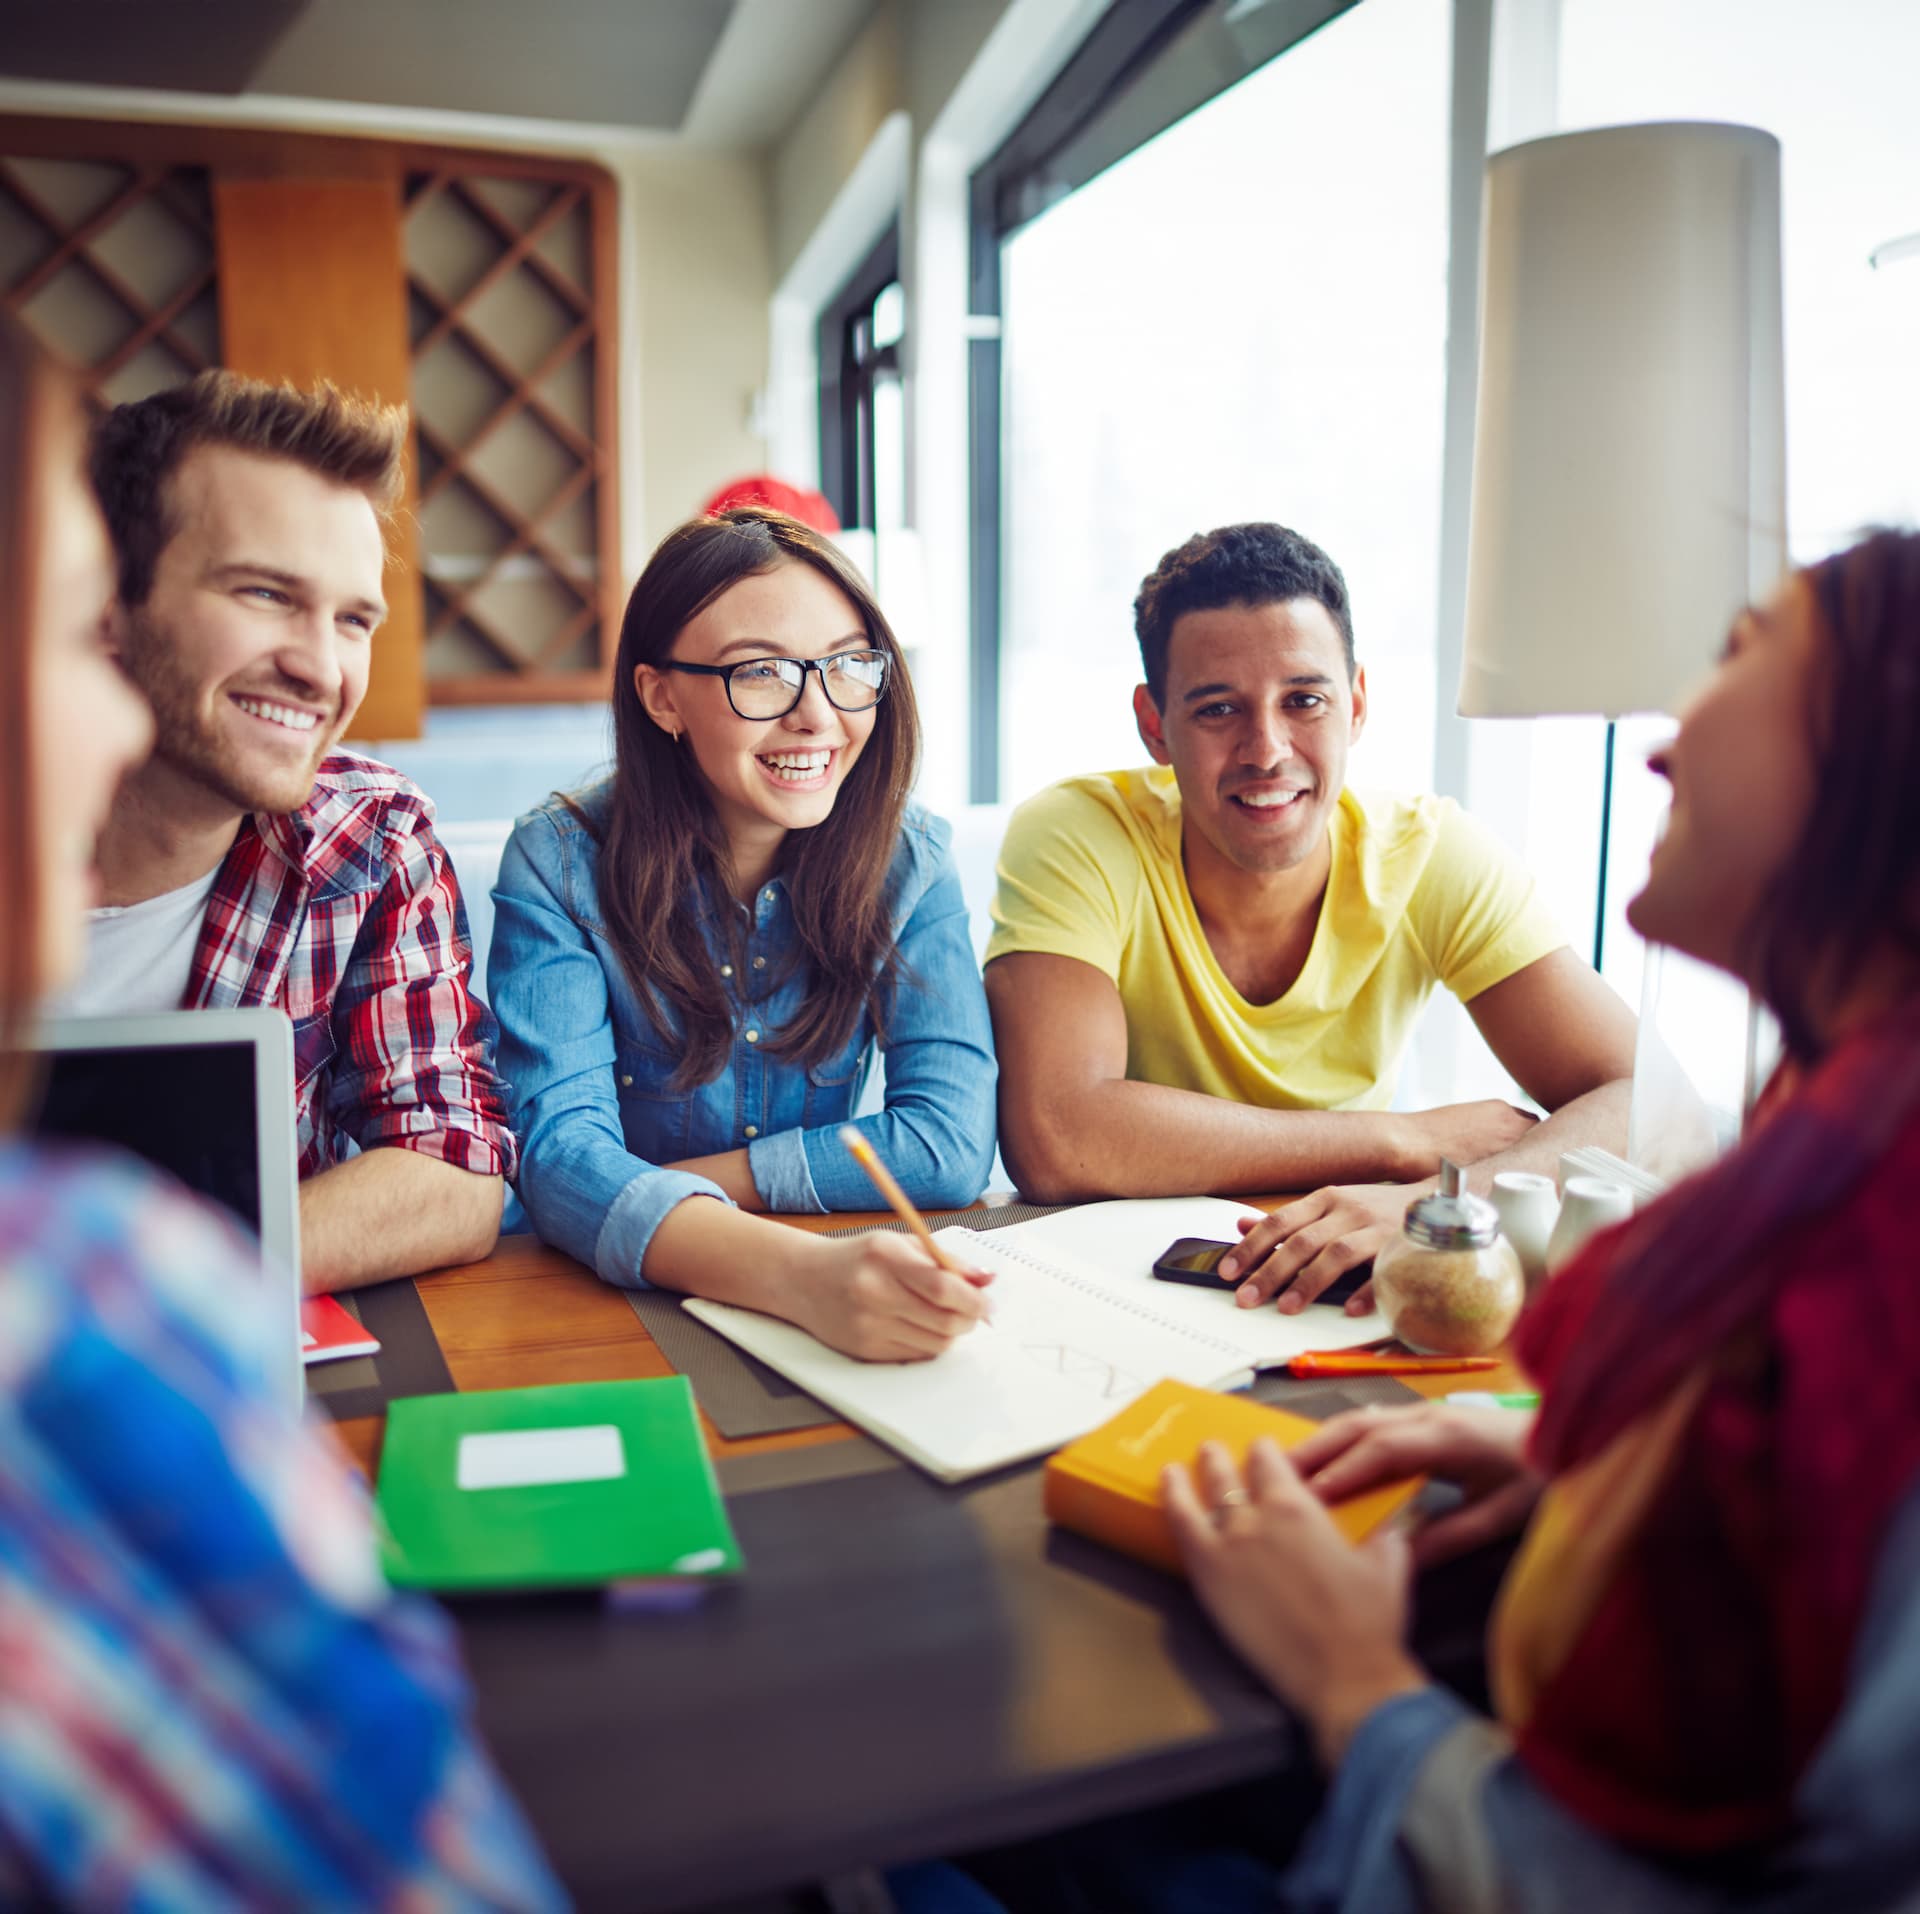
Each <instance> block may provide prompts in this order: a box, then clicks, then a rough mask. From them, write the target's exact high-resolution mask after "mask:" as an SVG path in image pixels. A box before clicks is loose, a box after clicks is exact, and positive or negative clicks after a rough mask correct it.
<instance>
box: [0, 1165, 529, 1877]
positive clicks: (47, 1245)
mask: <svg viewBox="0 0 1920 1914" xmlns="http://www.w3.org/2000/svg"><path fill="white" fill-rule="evenodd" d="M263 1304H264V1295H263V1291H262V1284H261V1277H260V1275H259V1273H258V1270H257V1267H256V1265H255V1263H254V1261H253V1259H252V1257H251V1256H250V1254H249V1253H248V1250H247V1247H246V1245H245V1243H244V1242H243V1241H242V1240H241V1238H240V1237H239V1236H238V1235H237V1233H234V1232H232V1231H230V1230H228V1229H227V1228H225V1227H224V1226H223V1225H222V1223H221V1222H220V1221H219V1220H218V1219H216V1218H214V1217H213V1216H211V1215H210V1214H209V1213H208V1212H206V1211H204V1210H202V1209H201V1208H199V1207H198V1206H197V1205H195V1204H193V1203H191V1202H189V1201H187V1200H186V1199H185V1198H183V1197H182V1196H180V1195H178V1194H177V1193H175V1192H172V1191H171V1190H169V1189H167V1188H165V1187H163V1186H162V1185H160V1184H159V1183H158V1182H156V1181H155V1180H154V1179H152V1178H150V1177H148V1176H147V1175H146V1174H144V1173H143V1172H139V1171H136V1170H135V1169H134V1168H133V1167H131V1166H130V1165H127V1164H124V1163H120V1162H116V1161H114V1160H113V1159H110V1158H107V1157H104V1156H102V1155H99V1154H97V1153H78V1152H67V1151H59V1152H54V1151H48V1150H44V1149H40V1148H29V1147H27V1146H25V1145H21V1144H18V1143H7V1142H0V1900H4V1901H5V1903H6V1904H7V1905H15V1904H17V1903H18V1902H20V1901H21V1900H25V1899H30V1898H32V1897H33V1896H34V1895H36V1894H39V1895H44V1896H47V1897H50V1898H52V1899H54V1900H57V1901H59V1902H61V1903H64V1904H69V1905H85V1906H100V1907H105V1906H111V1907H115V1908H127V1909H143V1910H145V1909H152V1910H161V1909H176V1908H177V1909H192V1910H194V1911H195V1914H203V1911H204V1910H208V1909H216V1908H249V1909H251V1908H266V1907H286V1908H296V1907H297V1908H300V1909H331V1908H340V1909H349V1908H351V1909H365V1908H378V1907H403V1908H406V1909H408V1910H425V1909H443V1908H445V1909H453V1908H511V1909H523V1908H552V1907H557V1906H561V1905H563V1904H564V1901H563V1897H562V1895H561V1893H560V1890H559V1889H558V1887H557V1886H556V1885H555V1883H554V1881H553V1879H552V1877H551V1876H550V1875H549V1873H548V1871H547V1869H546V1866H545V1864H544V1862H543V1860H542V1859H541V1856H540V1854H539V1851H538V1849H537V1847H536V1846H535V1844H534V1842H533V1840H532V1839H531V1837H530V1835H529V1834H528V1832H527V1829H526V1827H525V1824H524V1823H523V1822H522V1821H521V1819H520V1816H519V1814H518V1812H517V1810H516V1809H515V1807H514V1806H513V1804H512V1802H511V1800H510V1799H509V1798H508V1797H507V1795H506V1794H505V1792H504V1790H503V1789H502V1787H501V1785H500V1783H499V1781H498V1779H497V1777H496V1776H495V1775H494V1773H493V1770H492V1768H491V1766H490V1765H489V1764H488V1762H487V1759H486V1757H485V1755H484V1754H483V1753H482V1751H481V1750H480V1748H479V1747H478V1745H477V1744H476V1742H475V1739H474V1736H473V1732H472V1729H471V1726H470V1724H469V1722H468V1719H467V1709H468V1697H467V1691H466V1686H465V1681H464V1677H463V1675H462V1672H461V1669H460V1667H459V1663H458V1660H457V1657H456V1654H455V1651H454V1646H453V1641H452V1636H451V1632H450V1630H449V1629H448V1627H447V1625H446V1622H445V1620H444V1618H443V1617H441V1616H440V1615H439V1613H438V1612H437V1611H436V1610H435V1609H433V1608H432V1607H431V1606H430V1605H429V1604H427V1603H424V1602H421V1601H419V1600H416V1599H413V1598H402V1597H400V1596H398V1595H396V1594H395V1593H394V1592H393V1591H391V1590H390V1589H389V1588H388V1587H387V1586H386V1584H385V1582H384V1580H383V1579H382V1577H381V1575H380V1572H379V1569H378V1566H377V1560H376V1557H375V1553H374V1547H373V1541H372V1536H371V1532H370V1529H369V1525H368V1517H367V1510H366V1499H365V1495H364V1491H363V1490H362V1488H361V1485H360V1484H359V1482H358V1481H357V1479H356V1478H355V1477H354V1475H353V1473H352V1471H351V1470H350V1469H349V1468H348V1466H347V1465H346V1463H345V1462H344V1460H343V1459H342V1458H341V1457H340V1456H339V1455H338V1453H337V1452H336V1451H335V1449H334V1448H333V1446H332V1444H331V1441H330V1439H329V1438H327V1437H325V1436H323V1435H322V1434H320V1433H318V1432H316V1431H313V1430H308V1429H305V1428H303V1427H301V1426H299V1425H298V1424H296V1423H295V1422H294V1421H292V1420H291V1419H290V1418H289V1417H288V1416H287V1415H286V1414H285V1412H284V1411H282V1410H281V1409H279V1408H278V1407H277V1406H276V1403H275V1400H274V1398H273V1395H272V1393H271V1391H270V1389H269V1387H268V1384H267V1380H266V1378H267V1374H268V1360H269V1349H268V1342H267V1336H268V1327H267V1325H268V1317H267V1315H266V1313H265V1310H264V1307H263Z"/></svg>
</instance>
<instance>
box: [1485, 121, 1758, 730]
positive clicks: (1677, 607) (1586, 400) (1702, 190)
mask: <svg viewBox="0 0 1920 1914" xmlns="http://www.w3.org/2000/svg"><path fill="white" fill-rule="evenodd" d="M1485 235H1486V238H1485V245H1486V255H1485V258H1486V265H1485V280H1484V297H1483V301H1482V312H1481V334H1480V396H1479V418H1478V423H1477V427H1476V432H1475V439H1474V463H1473V518H1472V531H1471V542H1470V549H1469V556H1468V570H1467V617H1466V635H1465V655H1464V659H1463V662H1462V668H1461V674H1460V710H1461V713H1462V715H1463V716H1467V717H1538V716H1545V715H1548V714H1552V713H1588V714H1594V715H1599V716H1603V717H1609V718H1619V717H1625V716H1627V715H1628V714H1629V713H1632V712H1652V711H1671V710H1674V709H1676V708H1677V706H1678V703H1679V702H1680V700H1681V699H1683V698H1684V696H1685V695H1686V693H1687V692H1688V690H1689V689H1690V688H1691V686H1692V685H1693V684H1694V683H1695V682H1696V681H1697V680H1698V679H1699V677H1700V676H1701V674H1702V673H1703V672H1704V671H1705V669H1706V667H1707V665H1708V663H1709V662H1710V660H1711V659H1712V657H1713V655H1714V653H1715V652H1716V651H1717V649H1718V647H1719V644H1720V640H1721V637H1722V635H1723V634H1724V632H1725V630H1726V626H1727V623H1728V621H1729V619H1730V618H1731V617H1732V615H1733V614H1734V613H1735V612H1736V611H1737V610H1738V609H1739V608H1740V606H1741V605H1743V604H1745V603H1747V602H1748V601H1749V600H1751V599H1755V598H1758V597H1762V596H1764V595H1765V594H1766V593H1767V592H1769V591H1770V590H1771V589H1772V588H1773V587H1774V586H1775V585H1776V584H1777V583H1778V581H1779V579H1780V576H1781V573H1782V570H1783V569H1784V566H1785V563H1786V476H1785V464H1786V453H1785V437H1786V432H1785V424H1784V412H1785V399H1784V377H1783V369H1782V362H1781V345H1780V143H1779V141H1778V140H1776V139H1775V138H1774V137H1773V135H1772V134H1770V133H1763V132H1760V131H1758V130H1757V129H1755V128H1753V127H1745V126H1709V125H1691V124H1688V125H1654V126H1619V127H1607V128H1603V129H1602V130H1600V131H1598V132H1591V133H1568V134H1561V135H1558V136H1556V137H1554V138H1551V139H1542V140H1531V141H1529V142H1528V143H1527V144H1525V145H1523V146H1515V147H1510V148H1509V149H1508V150H1507V151H1505V152H1503V153H1496V154H1495V155H1494V156H1493V157H1492V158H1491V159H1490V160H1489V161H1488V162H1487V192H1486V225H1485Z"/></svg>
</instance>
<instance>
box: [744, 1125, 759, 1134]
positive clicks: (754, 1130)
mask: <svg viewBox="0 0 1920 1914" xmlns="http://www.w3.org/2000/svg"><path fill="white" fill-rule="evenodd" d="M741 1134H742V1135H743V1136H758V1135H759V1134H760V1126H759V1125H758V1124H757V1123H749V1124H748V1125H747V1127H746V1129H745V1130H744V1131H742V1132H741Z"/></svg>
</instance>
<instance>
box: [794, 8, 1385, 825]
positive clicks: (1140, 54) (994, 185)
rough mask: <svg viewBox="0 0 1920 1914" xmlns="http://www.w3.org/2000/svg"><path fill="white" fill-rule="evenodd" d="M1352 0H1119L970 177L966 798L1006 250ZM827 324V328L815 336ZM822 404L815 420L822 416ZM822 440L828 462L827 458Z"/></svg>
mask: <svg viewBox="0 0 1920 1914" xmlns="http://www.w3.org/2000/svg"><path fill="white" fill-rule="evenodd" d="M1358 4H1359V0H1114V4H1113V5H1112V6H1111V7H1109V8H1108V10H1107V12H1106V13H1105V14H1104V15H1103V16H1102V18H1101V20H1100V22H1099V24H1098V25H1097V26H1096V27H1095V28H1094V30H1093V31H1092V32H1091V33H1090V34H1089V35H1088V36H1087V37H1086V39H1085V40H1083V41H1082V42H1081V44H1080V46H1079V48H1078V49H1077V50H1076V51H1075V52H1074V53H1073V55H1072V56H1071V58H1069V59H1068V61H1067V62H1066V64H1065V65H1064V66H1063V67H1062V68H1061V69H1060V71H1059V73H1058V74H1057V75H1056V76H1055V78H1054V80H1053V82H1052V84H1051V85H1050V86H1048V88H1047V89H1046V91H1045V92H1043V93H1042V94H1041V95H1040V97H1039V99H1037V100H1036V101H1035V102H1034V104H1033V106H1032V107H1031V108H1030V109H1029V110H1028V112H1027V114H1026V115H1025V117H1024V118H1023V119H1022V120H1021V121H1020V122H1019V124H1018V125H1017V126H1015V127H1014V129H1013V131H1012V132H1011V133H1009V134H1008V135H1007V137H1006V138H1005V139H1004V140H1003V141H1002V142H1001V143H1000V145H999V146H998V147H997V148H995V150H994V151H993V153H992V154H991V155H990V156H989V157H988V158H987V159H986V160H985V161H984V162H983V163H982V164H981V165H980V166H979V167H977V168H976V169H975V170H974V172H973V174H972V176H971V179H970V181H969V222H968V228H969V230H968V271H967V313H968V318H967V359H968V367H967V371H968V378H967V388H968V389H967V421H968V431H967V437H968V492H969V511H970V517H971V536H970V538H969V549H968V586H969V590H968V601H969V618H970V626H971V629H970V631H969V643H968V659H967V678H968V693H969V696H968V708H969V710H970V712H971V714H972V725H971V737H970V740H969V746H968V797H969V799H970V801H971V802H973V803H975V804H995V803H998V802H999V800H1000V769H1001V766H1000V758H1001V752H1000V731H1001V698H1002V655H1001V626H1002V593H1003V589H1004V583H1005V526H1004V509H1005V490H1004V477H1003V473H1002V470H1001V460H1002V452H1003V437H1002V434H1003V427H1004V424H1005V419H1004V387H1003V383H1002V381H1003V379H1004V372H1005V369H1004V363H1003V355H1002V350H1001V344H1002V341H1001V334H1002V327H1003V324H1004V318H1005V307H1004V288H1003V285H1002V280H1001V269H1000V256H1001V248H1002V247H1003V246H1004V245H1005V243H1006V242H1007V240H1008V239H1010V238H1011V237H1012V236H1013V235H1014V234H1015V233H1016V232H1018V231H1019V230H1020V228H1021V227H1023V226H1025V225H1027V224H1029V223H1030V222H1031V221H1033V220H1035V219H1037V218H1038V217H1039V216H1040V215H1041V214H1042V213H1044V212H1046V211H1047V210H1048V209H1049V208H1050V207H1052V206H1054V205H1056V204H1058V203H1059V201H1060V200H1062V199H1064V198H1066V197H1067V196H1068V195H1069V194H1070V193H1073V192H1076V191H1078V190H1079V188H1080V187H1082V186H1084V185H1086V184H1087V183H1088V182H1089V181H1090V180H1093V179H1095V178H1097V177H1098V176H1099V175H1100V174H1101V173H1104V172H1105V171H1106V170H1107V169H1108V168H1109V167H1111V166H1114V165H1116V164H1118V162H1119V161H1121V160H1123V159H1125V158H1126V157H1127V156H1128V155H1129V154H1130V153H1133V152H1136V151H1138V150H1139V148H1141V147H1142V146H1144V145H1146V144H1147V142H1148V141H1149V140H1152V139H1154V138H1156V137H1157V136H1158V135H1159V134H1161V133H1163V132H1165V131H1166V129H1167V128H1168V127H1170V126H1172V125H1174V124H1175V123H1176V122H1177V121H1179V120H1182V119H1184V118H1186V117H1187V115H1188V114H1190V113H1193V112H1197V111H1198V110H1199V109H1200V108H1201V107H1203V106H1205V105H1207V104H1208V103H1209V102H1210V101H1212V100H1213V99H1215V98H1217V97H1218V96H1219V95H1220V94H1222V93H1224V92H1225V91H1226V90H1227V89H1228V88H1229V87H1231V86H1234V85H1236V84H1237V83H1238V82H1239V81H1241V80H1243V79H1244V78H1246V76H1247V75H1248V74H1249V73H1252V72H1254V71H1255V70H1256V69H1257V68H1259V67H1262V66H1265V65H1266V64H1267V63H1268V61H1270V60H1274V59H1278V58H1279V57H1280V56H1281V55H1282V54H1284V53H1286V52H1287V51H1289V50H1290V49H1291V48H1293V47H1295V46H1298V45H1299V44H1300V42H1301V41H1303V40H1305V39H1306V38H1307V37H1308V36H1309V35H1310V34H1313V33H1315V32H1317V31H1318V30H1319V29H1320V28H1321V27H1323V26H1325V25H1326V24H1327V23H1328V22H1329V21H1330V20H1334V19H1337V18H1338V17H1339V16H1340V15H1341V14H1343V13H1345V12H1347V11H1348V10H1349V9H1350V8H1352V7H1354V6H1357V5H1358ZM823 336H824V335H823ZM824 419H825V413H824V410H823V413H822V420H823V424H824ZM824 452H825V441H824V438H823V441H822V454H823V456H822V467H823V469H824V468H825V457H824Z"/></svg>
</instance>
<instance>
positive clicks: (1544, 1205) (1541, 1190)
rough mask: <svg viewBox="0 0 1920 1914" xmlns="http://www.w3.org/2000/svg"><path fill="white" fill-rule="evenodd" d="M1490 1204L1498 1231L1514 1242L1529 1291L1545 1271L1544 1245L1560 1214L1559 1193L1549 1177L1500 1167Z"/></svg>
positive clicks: (1545, 1255) (1515, 1252)
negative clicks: (1493, 1210)
mask: <svg viewBox="0 0 1920 1914" xmlns="http://www.w3.org/2000/svg"><path fill="white" fill-rule="evenodd" d="M1493 1207H1494V1209H1495V1210H1496V1211H1497V1212H1498V1214H1499V1217H1500V1234H1501V1235H1502V1236H1504V1237H1505V1238H1506V1239H1507V1241H1508V1242H1509V1243H1511V1244H1512V1245H1513V1249H1514V1254H1515V1255H1516V1256H1518V1257H1519V1258H1520V1268H1521V1271H1522V1273H1523V1274H1524V1275H1525V1276H1526V1279H1527V1289H1528V1291H1529V1292H1531V1291H1532V1290H1533V1289H1534V1288H1535V1287H1536V1286H1537V1285H1538V1284H1539V1282H1540V1279H1541V1278H1542V1277H1543V1276H1544V1275H1545V1274H1546V1273H1547V1244H1548V1242H1549V1241H1550V1239H1551V1238H1552V1236H1553V1226H1554V1224H1555V1223H1556V1222H1557V1221H1558V1220H1559V1216H1560V1193H1559V1191H1558V1190H1557V1189H1555V1188H1554V1183H1553V1178H1552V1177H1550V1176H1535V1175H1534V1174H1533V1173H1532V1172H1531V1171H1529V1170H1502V1171H1501V1172H1500V1174H1499V1175H1498V1176H1496V1177H1495V1178H1494V1179H1493Z"/></svg>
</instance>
